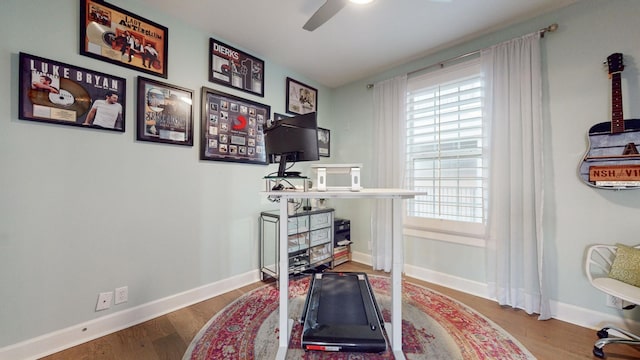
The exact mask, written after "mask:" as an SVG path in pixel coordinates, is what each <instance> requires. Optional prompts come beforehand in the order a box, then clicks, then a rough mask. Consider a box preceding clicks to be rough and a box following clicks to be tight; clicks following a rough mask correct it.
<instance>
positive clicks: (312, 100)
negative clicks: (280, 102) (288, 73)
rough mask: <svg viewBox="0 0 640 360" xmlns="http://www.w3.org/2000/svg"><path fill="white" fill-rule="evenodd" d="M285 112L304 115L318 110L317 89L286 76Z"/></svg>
mask: <svg viewBox="0 0 640 360" xmlns="http://www.w3.org/2000/svg"><path fill="white" fill-rule="evenodd" d="M286 88H287V93H286V100H287V103H286V108H287V113H289V114H296V115H304V114H308V113H312V112H317V111H318V90H317V89H316V88H314V87H311V86H309V85H306V84H303V83H301V82H300V81H297V80H294V79H292V78H290V77H287V82H286Z"/></svg>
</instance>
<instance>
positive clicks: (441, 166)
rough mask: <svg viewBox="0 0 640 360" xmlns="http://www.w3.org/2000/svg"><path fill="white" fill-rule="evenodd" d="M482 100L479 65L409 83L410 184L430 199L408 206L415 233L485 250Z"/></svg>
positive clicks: (409, 223)
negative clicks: (418, 231)
mask: <svg viewBox="0 0 640 360" xmlns="http://www.w3.org/2000/svg"><path fill="white" fill-rule="evenodd" d="M482 94H483V91H482V77H481V72H480V60H479V59H475V60H471V61H467V62H465V63H463V64H457V65H454V66H451V67H447V68H445V69H441V70H438V71H435V72H431V73H428V74H425V75H421V76H418V77H414V78H410V79H409V80H408V82H407V122H406V124H407V133H406V144H407V145H406V146H407V147H406V161H407V162H406V171H407V173H406V180H407V184H408V187H409V188H411V189H415V190H420V191H425V192H426V193H427V195H424V196H418V197H416V198H415V199H411V200H408V201H407V213H406V215H407V216H406V219H407V221H406V225H407V227H408V228H410V229H413V230H414V232H415V231H416V230H421V231H423V232H424V231H427V232H428V236H429V237H433V236H434V233H437V234H441V235H436V237H438V238H439V239H444V240H452V239H458V240H453V241H462V242H465V243H469V242H468V241H466V240H459V238H472V240H471V243H472V244H477V245H483V244H484V242H483V241H480V240H479V239H481V238H482V235H483V234H484V222H485V221H484V220H485V210H486V198H485V195H486V191H485V186H486V181H485V178H484V173H485V172H484V170H483V166H484V163H483V133H482V132H483V118H482ZM442 234H446V236H444V235H442ZM414 235H418V236H420V234H418V233H414ZM422 235H424V234H422ZM473 238H475V239H476V240H473Z"/></svg>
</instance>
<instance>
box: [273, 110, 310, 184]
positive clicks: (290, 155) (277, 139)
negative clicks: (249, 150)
mask: <svg viewBox="0 0 640 360" xmlns="http://www.w3.org/2000/svg"><path fill="white" fill-rule="evenodd" d="M264 142H265V149H266V152H267V159H268V161H269V162H270V163H278V164H279V166H278V175H277V176H278V177H299V176H300V173H299V172H287V163H296V162H300V161H316V160H320V157H319V155H318V123H317V119H316V113H315V112H314V113H309V114H304V115H298V116H294V117H290V118H285V119H282V120H278V121H276V122H275V123H274V124H273V125H272V126H270V127H267V128H265V129H264ZM291 166H293V164H291Z"/></svg>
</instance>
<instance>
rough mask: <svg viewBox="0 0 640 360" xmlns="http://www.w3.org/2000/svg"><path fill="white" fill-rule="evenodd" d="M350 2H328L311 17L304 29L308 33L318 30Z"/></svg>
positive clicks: (347, 0)
mask: <svg viewBox="0 0 640 360" xmlns="http://www.w3.org/2000/svg"><path fill="white" fill-rule="evenodd" d="M349 1H350V0H326V1H325V3H324V4H322V6H320V8H319V9H318V10H316V12H315V13H314V14H313V15H311V17H310V18H309V20H307V23H306V24H304V26H303V27H302V28H303V29H305V30H307V31H313V30H315V29H317V28H318V27H319V26H320V25H322V24H324V23H325V22H327V21H328V20H329V19H331V18H332V17H333V15H335V14H337V13H338V11H340V10H342V8H343V7H345V6H346V5H347V3H348V2H349ZM360 2H362V1H360Z"/></svg>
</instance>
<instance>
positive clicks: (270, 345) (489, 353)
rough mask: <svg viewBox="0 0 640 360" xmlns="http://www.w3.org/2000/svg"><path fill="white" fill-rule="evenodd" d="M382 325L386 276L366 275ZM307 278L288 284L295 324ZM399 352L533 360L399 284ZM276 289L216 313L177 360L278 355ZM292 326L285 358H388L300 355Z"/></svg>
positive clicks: (470, 319)
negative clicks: (400, 308)
mask: <svg viewBox="0 0 640 360" xmlns="http://www.w3.org/2000/svg"><path fill="white" fill-rule="evenodd" d="M369 282H370V283H371V286H372V288H373V290H374V293H375V296H376V300H377V302H378V305H379V306H380V308H381V312H382V316H383V317H384V319H385V322H389V321H390V317H391V316H390V314H391V288H390V281H389V278H388V277H382V276H374V275H369ZM308 287H309V277H308V276H307V277H302V278H297V279H292V280H290V284H289V298H290V302H289V304H290V305H289V317H290V318H293V319H300V316H301V314H302V308H303V307H304V300H305V297H306V294H307V289H308ZM402 290H403V299H402V318H403V319H402V350H403V352H404V354H405V357H406V358H407V359H446V360H452V359H505V360H506V359H535V357H534V356H533V355H532V354H531V353H530V352H529V351H528V350H527V349H525V348H524V347H523V346H522V345H521V344H520V343H519V342H518V341H517V340H515V339H514V338H513V337H512V336H511V335H509V334H508V333H507V332H506V331H504V330H503V329H501V328H500V327H499V326H498V325H496V324H494V323H493V322H491V321H490V320H489V319H487V318H485V317H484V316H482V315H480V314H479V313H478V312H476V311H475V310H473V309H471V308H469V307H467V306H466V305H464V304H462V303H460V302H457V301H456V300H453V299H451V298H449V297H447V296H445V295H442V294H440V293H437V292H435V291H432V290H429V289H427V288H424V287H421V286H418V285H414V284H411V283H409V282H403V287H402ZM278 320H279V319H278V289H277V288H276V287H275V285H273V284H271V285H265V286H263V287H261V288H258V289H256V290H253V291H252V292H250V293H247V294H245V295H243V296H242V297H240V298H239V299H237V300H236V301H234V302H233V303H231V304H229V305H228V306H227V307H225V308H224V309H223V310H221V311H220V312H218V313H217V314H216V315H215V316H214V317H213V318H212V319H211V320H210V321H209V322H208V323H207V324H206V325H205V326H204V327H203V328H202V329H201V330H200V332H199V333H198V334H197V335H196V336H195V338H194V339H193V341H192V342H191V344H190V345H189V348H188V349H187V351H186V352H185V354H184V357H183V360H188V359H190V360H214V359H225V360H228V359H242V360H247V359H259V360H262V359H274V358H275V355H276V353H277V351H278V336H279V334H280V331H279V329H278V325H279V324H278ZM301 333H302V324H300V323H299V322H298V321H295V322H294V326H293V330H292V336H291V340H290V342H289V350H288V352H287V359H310V360H311V359H313V360H316V359H317V360H320V359H322V360H324V359H330V360H334V359H336V360H338V359H350V360H351V359H353V360H355V359H393V358H394V357H393V354H392V353H391V352H390V351H389V350H388V351H386V352H384V353H380V354H370V353H344V352H340V353H331V352H317V351H304V350H302V348H301V345H300V336H301Z"/></svg>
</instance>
